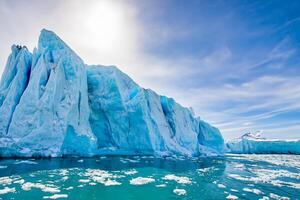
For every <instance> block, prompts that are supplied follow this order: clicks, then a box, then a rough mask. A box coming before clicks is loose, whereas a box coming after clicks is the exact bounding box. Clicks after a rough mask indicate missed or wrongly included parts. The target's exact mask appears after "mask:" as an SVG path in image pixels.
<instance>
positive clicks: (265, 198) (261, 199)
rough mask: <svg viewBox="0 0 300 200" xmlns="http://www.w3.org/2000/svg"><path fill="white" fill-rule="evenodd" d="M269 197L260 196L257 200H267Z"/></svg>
mask: <svg viewBox="0 0 300 200" xmlns="http://www.w3.org/2000/svg"><path fill="white" fill-rule="evenodd" d="M269 199H270V198H269V197H267V196H263V197H262V198H260V199H258V200H269Z"/></svg>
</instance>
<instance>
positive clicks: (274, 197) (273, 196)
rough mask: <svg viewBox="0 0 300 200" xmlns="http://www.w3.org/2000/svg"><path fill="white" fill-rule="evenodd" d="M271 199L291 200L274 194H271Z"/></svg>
mask: <svg viewBox="0 0 300 200" xmlns="http://www.w3.org/2000/svg"><path fill="white" fill-rule="evenodd" d="M270 198H272V199H276V200H289V199H290V198H288V197H283V196H279V195H277V194H274V193H270Z"/></svg>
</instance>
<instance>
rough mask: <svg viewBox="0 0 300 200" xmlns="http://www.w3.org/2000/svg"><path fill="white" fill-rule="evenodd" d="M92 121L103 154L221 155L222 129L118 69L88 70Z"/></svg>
mask: <svg viewBox="0 0 300 200" xmlns="http://www.w3.org/2000/svg"><path fill="white" fill-rule="evenodd" d="M87 75H88V90H89V102H90V108H91V116H90V122H91V127H92V130H93V133H94V134H95V135H96V137H97V138H98V147H99V151H100V152H107V151H110V149H112V150H113V151H114V152H118V151H119V153H120V154H122V153H129V154H156V155H166V154H171V153H172V154H179V155H186V156H197V155H202V154H203V155H204V154H211V153H220V152H222V150H223V139H222V136H221V134H220V133H219V131H218V129H216V128H214V127H212V126H210V125H209V124H207V123H205V122H203V121H201V120H199V119H196V118H194V116H193V114H192V112H191V111H190V110H189V109H187V108H184V107H182V106H180V105H179V104H178V103H176V102H175V101H174V100H173V99H172V98H168V97H165V96H160V95H158V94H156V93H155V92H154V91H152V90H149V89H143V88H141V87H139V86H138V85H137V84H136V83H135V82H134V81H133V80H132V79H130V78H129V77H128V76H127V75H126V74H124V73H122V72H121V71H120V70H118V69H117V68H116V67H113V66H111V67H105V66H88V67H87Z"/></svg>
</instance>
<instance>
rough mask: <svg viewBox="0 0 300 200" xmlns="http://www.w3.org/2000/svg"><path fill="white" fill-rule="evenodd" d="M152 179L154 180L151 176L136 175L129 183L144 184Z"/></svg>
mask: <svg viewBox="0 0 300 200" xmlns="http://www.w3.org/2000/svg"><path fill="white" fill-rule="evenodd" d="M154 181H155V179H153V178H146V177H137V178H134V179H131V180H130V184H131V185H145V184H148V183H152V182H154Z"/></svg>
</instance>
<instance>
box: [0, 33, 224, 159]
mask: <svg viewBox="0 0 300 200" xmlns="http://www.w3.org/2000/svg"><path fill="white" fill-rule="evenodd" d="M223 152H224V140H223V137H222V135H221V134H220V132H219V130H218V129H217V128H215V127H213V126H211V125H209V124H208V123H206V122H204V121H202V120H201V119H200V118H197V117H195V116H194V114H193V112H192V111H191V109H188V108H184V107H182V106H181V105H179V104H178V103H176V102H175V101H174V99H172V98H168V97H165V96H160V95H158V94H156V93H155V92H154V91H152V90H150V89H144V88H141V87H140V86H138V85H137V84H136V83H135V82H134V81H133V80H132V79H131V78H130V77H128V76H127V75H126V74H124V73H123V72H121V71H120V70H119V69H118V68H116V67H114V66H101V65H95V66H87V65H86V64H84V62H83V61H82V60H81V58H80V57H79V56H77V55H76V53H75V52H74V51H72V50H71V48H70V47H68V46H67V45H66V44H65V43H64V42H63V41H62V40H61V39H60V38H59V37H58V36H57V35H55V34H54V33H53V32H51V31H48V30H45V29H44V30H42V31H41V35H40V37H39V43H38V48H36V49H34V51H33V53H30V52H29V51H28V50H27V48H26V47H21V46H16V45H14V46H12V53H11V55H10V56H9V58H8V61H7V65H6V67H5V71H4V73H3V75H2V79H1V82H0V156H1V157H11V156H21V157H31V156H41V157H45V156H50V157H61V156H95V155H103V154H123V155H128V154H130V155H157V156H164V155H184V156H211V155H222V154H223Z"/></svg>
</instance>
